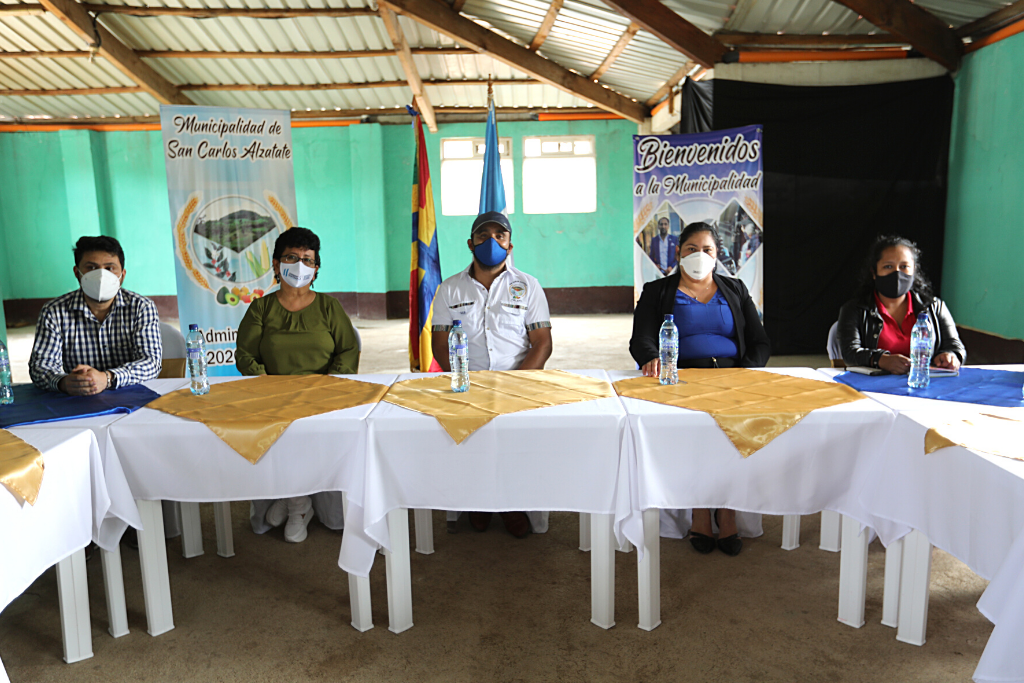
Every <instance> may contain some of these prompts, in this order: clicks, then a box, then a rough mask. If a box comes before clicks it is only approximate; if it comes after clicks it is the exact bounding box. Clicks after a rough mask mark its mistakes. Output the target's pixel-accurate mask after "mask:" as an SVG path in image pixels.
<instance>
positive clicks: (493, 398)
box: [384, 370, 615, 444]
mask: <svg viewBox="0 0 1024 683" xmlns="http://www.w3.org/2000/svg"><path fill="white" fill-rule="evenodd" d="M469 384H470V387H469V391H467V392H465V393H461V394H456V393H454V392H453V391H452V389H451V375H448V374H444V375H437V376H436V377H425V378H423V379H407V380H403V381H401V382H396V383H395V384H393V385H391V388H390V389H389V390H388V393H387V395H385V396H384V400H385V401H387V402H388V403H393V404H395V405H396V406H401V407H402V408H408V409H409V410H414V411H416V412H418V413H423V414H425V415H430V416H432V417H433V418H434V419H436V420H437V421H438V422H439V423H440V424H441V426H442V427H444V430H445V431H446V432H448V435H449V436H451V437H452V439H454V440H455V443H457V444H460V443H462V442H463V441H465V440H466V439H467V438H469V436H470V435H471V434H472V433H473V432H475V431H476V430H478V429H480V428H481V427H483V426H484V425H485V424H487V423H488V422H490V421H491V420H493V419H494V418H496V417H497V416H499V415H506V414H509V413H518V412H521V411H524V410H533V409H535V408H546V407H548V406H559V405H567V404H569V403H581V402H583V401H594V400H597V399H599V398H610V397H612V396H614V395H615V393H614V392H613V391H612V388H611V385H610V384H608V382H606V381H604V380H603V379H594V378H592V377H584V376H582V375H574V374H572V373H571V372H563V371H561V370H513V371H507V372H506V371H492V370H482V371H479V372H471V373H469Z"/></svg>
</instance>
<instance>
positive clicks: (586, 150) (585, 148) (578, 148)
mask: <svg viewBox="0 0 1024 683" xmlns="http://www.w3.org/2000/svg"><path fill="white" fill-rule="evenodd" d="M572 144H573V152H574V153H576V154H593V153H594V146H593V145H592V144H590V140H577V141H576V142H574V143H572Z"/></svg>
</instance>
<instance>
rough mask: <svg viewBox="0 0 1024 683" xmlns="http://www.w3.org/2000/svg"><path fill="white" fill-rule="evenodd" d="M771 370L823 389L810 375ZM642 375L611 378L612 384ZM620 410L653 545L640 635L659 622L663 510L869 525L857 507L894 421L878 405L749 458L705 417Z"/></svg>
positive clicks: (806, 427)
mask: <svg viewBox="0 0 1024 683" xmlns="http://www.w3.org/2000/svg"><path fill="white" fill-rule="evenodd" d="M763 371H764V372H773V373H778V374H784V375H792V376H796V377H805V378H807V379H816V380H824V378H823V377H822V376H821V375H819V374H818V373H817V372H816V371H814V370H811V369H809V368H766V369H764V370H763ZM639 374H640V373H639V372H637V371H632V372H611V373H609V375H610V377H611V379H612V381H613V382H614V381H618V380H620V379H626V378H629V377H637V376H639ZM622 403H623V405H624V406H625V408H626V411H627V413H628V414H629V423H630V428H631V431H632V434H633V439H634V441H635V448H636V460H637V472H638V474H637V478H638V487H639V509H640V510H642V511H643V526H644V542H645V544H646V552H645V553H644V555H643V560H641V561H640V564H639V567H638V570H639V586H640V591H639V596H640V624H639V626H640V628H642V629H645V630H651V629H654V628H655V627H657V626H658V624H660V623H661V605H660V567H659V559H660V549H659V546H660V542H661V541H660V537H659V533H658V531H659V529H658V527H659V510H661V509H677V508H720V507H721V508H728V509H733V510H743V511H747V512H761V513H766V514H772V515H801V514H812V513H815V512H820V511H822V510H834V511H837V512H841V513H843V514H847V515H852V516H853V517H855V518H860V519H865V521H867V518H869V515H868V514H867V513H866V511H865V510H863V509H862V507H861V506H860V503H859V502H858V499H857V493H858V492H859V490H860V489H859V488H858V486H857V483H858V482H860V481H861V480H862V479H863V477H864V476H865V474H866V472H867V469H868V462H867V460H868V459H866V458H865V457H863V456H864V454H870V453H872V452H878V451H879V450H880V449H881V447H882V445H883V443H884V442H885V438H886V436H887V435H888V433H889V429H890V427H891V425H892V420H893V415H892V413H891V412H890V411H889V410H887V409H886V408H885V407H883V406H881V405H879V404H877V403H875V402H873V401H869V400H863V401H855V402H853V403H846V404H843V405H838V406H833V407H831V408H823V409H819V410H815V411H813V412H811V413H810V414H808V415H807V416H806V417H804V418H803V419H802V420H801V421H800V422H798V423H797V424H796V425H795V426H794V427H792V428H791V429H789V430H788V431H786V432H785V433H783V434H781V435H780V436H778V437H777V438H775V439H774V440H773V441H772V442H771V443H769V444H768V445H767V446H765V447H764V448H762V449H760V450H759V451H757V452H755V453H753V454H752V455H751V456H749V457H747V458H744V457H743V456H742V455H740V453H739V451H737V450H736V447H735V446H734V445H733V444H732V442H731V441H729V439H728V437H726V435H725V433H724V432H723V431H722V430H721V429H720V428H719V427H718V425H717V424H716V423H715V421H714V419H713V418H712V417H711V416H710V415H709V414H707V413H704V412H700V411H693V410H686V409H683V408H677V407H674V406H667V405H662V404H659V403H653V402H651V401H644V400H640V399H635V398H622ZM844 542H845V538H844ZM865 562H866V556H865ZM861 590H862V591H863V588H862V589H861ZM844 597H845V596H843V595H841V596H840V600H841V601H842V600H843V599H844ZM856 597H857V596H853V599H854V601H856ZM861 602H863V600H862V601H861ZM862 614H863V610H862ZM861 618H863V617H861Z"/></svg>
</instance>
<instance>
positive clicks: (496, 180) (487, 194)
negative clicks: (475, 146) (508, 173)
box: [477, 85, 508, 215]
mask: <svg viewBox="0 0 1024 683" xmlns="http://www.w3.org/2000/svg"><path fill="white" fill-rule="evenodd" d="M484 145H485V147H484V175H483V178H482V179H481V181H480V210H479V211H477V214H482V213H487V212H488V211H498V212H499V213H503V214H505V215H508V211H506V210H505V208H506V207H505V183H504V182H502V178H501V151H500V150H499V149H498V121H497V117H496V115H495V113H494V95H493V92H492V90H491V86H490V85H488V86H487V130H486V131H485V133H484Z"/></svg>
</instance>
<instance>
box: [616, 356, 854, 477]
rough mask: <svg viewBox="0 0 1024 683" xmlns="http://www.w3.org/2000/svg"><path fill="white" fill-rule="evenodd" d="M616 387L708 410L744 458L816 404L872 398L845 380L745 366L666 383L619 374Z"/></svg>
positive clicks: (687, 374) (683, 374) (692, 371)
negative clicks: (847, 384) (621, 376)
mask: <svg viewBox="0 0 1024 683" xmlns="http://www.w3.org/2000/svg"><path fill="white" fill-rule="evenodd" d="M684 382H685V384H684ZM615 390H616V391H617V392H618V393H619V395H620V396H628V397H629V398H638V399H641V400H644V401H652V402H654V403H661V404H664V405H670V406H676V407H677V408H688V409H690V410H699V411H701V412H704V413H708V414H709V415H711V417H713V418H714V419H715V422H716V423H717V424H718V426H719V428H720V429H721V430H722V431H723V432H725V435H726V436H727V437H729V440H730V441H732V443H733V445H734V446H736V450H738V451H739V452H740V454H742V455H743V457H744V458H746V457H749V456H750V455H751V454H752V453H754V452H755V451H757V450H759V449H761V448H764V447H765V446H767V445H768V444H769V443H771V441H772V439H774V438H775V437H777V436H779V435H780V434H782V433H784V432H785V431H786V430H787V429H789V428H791V427H793V426H795V425H796V424H797V423H798V422H800V420H802V419H803V418H804V416H806V415H807V414H808V413H810V412H811V411H812V410H817V409H818V408H828V407H831V406H837V405H840V404H843V403H852V402H853V401H859V400H861V399H863V398H867V397H866V396H864V394H862V393H860V392H859V391H857V390H856V389H853V388H851V387H848V386H846V385H845V384H839V383H836V382H827V381H820V380H814V379H805V378H803V377H790V376H789V375H778V374H775V373H773V372H761V371H758V370H748V369H746V368H688V369H680V370H679V384H674V385H666V386H662V385H661V384H659V383H658V378H656V377H635V378H631V379H624V380H619V381H618V382H616V383H615Z"/></svg>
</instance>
